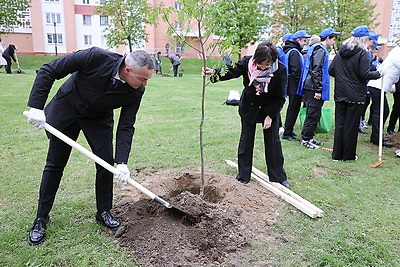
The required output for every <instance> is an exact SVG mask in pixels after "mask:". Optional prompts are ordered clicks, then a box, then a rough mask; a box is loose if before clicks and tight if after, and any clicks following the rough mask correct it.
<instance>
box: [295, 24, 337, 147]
mask: <svg viewBox="0 0 400 267" xmlns="http://www.w3.org/2000/svg"><path fill="white" fill-rule="evenodd" d="M338 34H339V32H336V31H335V30H334V29H332V28H327V29H324V30H323V31H322V32H321V33H320V37H321V42H319V43H316V44H314V45H313V46H311V47H310V49H309V50H308V52H307V55H306V58H305V61H304V68H303V71H302V74H301V81H300V85H299V88H298V94H299V95H302V96H303V101H304V104H305V106H306V108H307V111H306V117H305V119H304V124H303V129H302V131H301V138H302V140H301V145H303V146H305V147H307V148H309V149H315V148H319V146H320V145H322V142H320V141H318V140H316V139H314V138H313V137H314V134H315V129H316V127H317V124H318V122H319V120H320V118H321V109H322V106H323V105H324V102H325V101H327V100H329V94H330V81H329V79H330V77H329V74H328V67H329V52H328V49H329V48H331V47H332V46H333V44H334V43H335V41H336V39H337V36H338Z"/></svg>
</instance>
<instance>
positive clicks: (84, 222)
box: [0, 55, 400, 266]
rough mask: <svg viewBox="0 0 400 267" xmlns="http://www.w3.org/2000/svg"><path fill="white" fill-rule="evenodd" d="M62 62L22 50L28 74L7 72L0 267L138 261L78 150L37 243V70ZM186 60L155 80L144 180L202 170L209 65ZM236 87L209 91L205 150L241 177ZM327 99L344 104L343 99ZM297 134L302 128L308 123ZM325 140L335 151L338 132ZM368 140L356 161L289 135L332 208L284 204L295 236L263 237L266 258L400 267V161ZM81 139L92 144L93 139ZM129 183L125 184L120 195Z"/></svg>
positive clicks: (148, 99) (145, 123)
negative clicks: (177, 71) (33, 111)
mask: <svg viewBox="0 0 400 267" xmlns="http://www.w3.org/2000/svg"><path fill="white" fill-rule="evenodd" d="M52 58H53V57H49V56H47V57H45V56H43V57H41V56H36V57H35V56H22V55H21V56H19V60H20V63H21V69H22V70H24V71H25V72H26V74H15V75H6V74H4V73H0V113H1V114H2V115H1V116H0V123H1V128H0V132H1V139H0V160H1V164H0V177H1V178H0V179H1V180H0V185H1V186H0V219H1V220H0V229H1V232H0V266H111V265H112V266H135V255H134V253H133V252H130V251H126V250H125V249H123V248H121V247H119V246H118V244H117V243H116V242H115V241H114V240H113V239H112V238H110V237H108V235H107V233H106V231H105V230H104V229H103V228H102V227H100V226H99V225H97V224H96V223H95V221H94V213H95V209H96V208H95V197H94V164H93V163H92V162H91V160H89V159H87V158H86V157H85V156H83V155H81V154H80V153H79V152H76V151H74V152H73V153H72V156H71V158H70V161H69V164H68V166H67V169H66V171H65V173H64V178H63V181H62V184H61V186H60V189H59V192H58V194H57V198H56V201H55V205H54V208H53V210H52V212H51V217H52V222H51V227H49V228H48V231H47V235H48V237H47V240H46V242H44V243H43V244H42V245H40V246H35V247H31V246H29V245H28V244H27V242H26V238H27V234H28V231H29V229H30V227H31V224H32V221H33V219H34V218H35V212H36V206H37V198H38V187H39V183H40V179H41V172H42V169H43V166H44V161H45V157H46V152H47V139H46V137H45V134H44V131H43V130H37V129H36V128H34V127H33V126H32V125H29V124H27V123H26V119H25V117H24V116H22V112H23V111H24V110H25V109H26V108H27V107H26V102H27V99H28V96H29V92H30V88H31V86H32V83H33V80H34V78H35V69H37V68H39V67H40V65H41V64H42V63H44V62H47V61H49V60H51V59H52ZM184 60H185V62H184V63H183V64H184V76H183V77H177V78H173V77H153V78H152V79H151V80H150V81H149V84H148V87H147V91H146V93H145V95H144V98H143V102H142V105H141V108H140V110H139V113H138V118H137V122H136V133H135V139H134V142H133V145H132V152H131V157H130V161H129V163H128V165H129V167H130V169H131V170H132V171H133V170H134V169H136V168H138V169H144V170H143V171H142V173H141V176H139V179H140V177H143V176H146V175H147V174H149V173H151V172H153V171H155V170H167V171H168V170H170V171H199V170H200V156H199V155H200V152H199V151H200V150H199V123H200V115H201V113H200V106H201V77H200V71H198V74H195V73H196V71H197V70H199V69H200V68H201V66H202V64H201V62H200V61H199V60H189V59H184ZM163 66H169V63H168V62H164V65H163ZM13 67H14V69H16V66H15V65H13ZM166 69H167V70H169V68H166ZM2 71H4V69H3V70H2ZM61 82H62V81H57V82H56V84H55V87H54V90H53V91H52V94H54V93H55V91H56V88H57V86H59V85H60V84H61ZM232 89H233V90H239V91H241V89H242V85H241V79H237V80H234V81H226V82H221V83H217V84H211V85H209V86H208V87H207V92H206V114H205V117H206V118H205V124H204V153H205V168H206V171H208V172H218V173H227V174H232V177H234V175H235V171H234V169H233V168H232V167H229V166H227V165H226V163H225V161H224V160H225V159H231V160H234V161H236V149H237V144H238V141H239V134H240V122H239V116H238V114H237V108H236V107H231V106H226V105H222V103H223V102H224V101H225V99H226V97H227V95H228V92H229V90H232ZM388 99H389V100H391V99H392V97H391V96H389V97H388ZM325 107H331V108H333V102H332V101H330V102H327V103H325ZM285 110H286V106H285V107H284V109H283V111H285ZM116 115H118V114H116ZM282 116H284V114H283V115H282ZM295 130H296V132H297V133H299V132H300V125H297V127H296V129H295ZM256 137H257V139H256V146H255V153H254V166H255V167H257V168H258V169H261V170H263V171H265V163H264V156H263V155H264V153H263V143H262V133H261V128H259V130H258V132H257V136H256ZM317 139H318V140H321V141H324V142H325V145H324V146H326V147H332V145H333V130H331V131H330V132H329V133H327V134H318V135H317ZM368 141H369V135H360V136H359V144H358V151H357V154H358V156H359V159H358V160H357V161H354V162H333V161H332V160H331V157H330V153H329V152H326V151H323V150H321V149H318V150H307V149H305V148H304V147H301V146H300V145H299V144H298V143H294V142H287V141H282V146H283V152H284V156H285V170H286V172H287V174H288V179H289V181H290V182H291V184H292V190H293V191H295V192H296V193H298V194H300V195H301V196H303V197H304V198H306V199H307V200H309V201H311V202H312V203H314V204H315V205H317V206H318V207H320V208H321V209H323V210H324V211H325V216H324V217H322V218H321V219H310V218H309V217H307V216H306V215H304V214H302V213H301V212H299V211H298V210H296V209H295V208H293V207H292V206H290V205H285V208H284V209H283V210H282V211H281V212H280V215H279V217H278V223H276V224H275V225H273V226H272V227H271V231H274V232H275V233H277V234H279V235H280V236H284V237H285V238H284V239H283V240H282V242H273V243H262V242H257V243H256V242H255V243H254V246H253V255H254V257H255V258H257V259H259V260H264V261H265V262H268V263H270V265H271V266H400V201H399V200H400V178H399V177H400V175H399V163H400V160H399V159H398V158H396V157H395V156H394V153H393V150H392V149H387V148H384V160H385V162H384V163H383V164H382V166H380V167H379V168H371V167H370V165H371V164H373V163H375V162H376V161H377V154H378V149H377V147H376V146H374V145H371V144H370V143H369V142H368ZM78 142H79V143H81V144H82V145H84V146H86V147H88V146H87V143H86V141H85V140H84V138H82V136H81V137H80V138H79V139H78ZM155 182H156V181H155ZM119 187H120V186H119V184H118V183H117V182H116V183H115V188H116V191H118V189H119ZM116 193H117V192H116ZM254 223H258V222H256V221H255V222H254Z"/></svg>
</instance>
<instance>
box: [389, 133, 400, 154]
mask: <svg viewBox="0 0 400 267" xmlns="http://www.w3.org/2000/svg"><path fill="white" fill-rule="evenodd" d="M385 137H386V138H387V139H388V141H389V142H390V143H392V144H393V148H394V149H395V150H397V149H399V148H400V132H395V133H394V134H391V135H386V136H385Z"/></svg>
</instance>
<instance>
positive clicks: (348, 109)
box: [332, 101, 364, 160]
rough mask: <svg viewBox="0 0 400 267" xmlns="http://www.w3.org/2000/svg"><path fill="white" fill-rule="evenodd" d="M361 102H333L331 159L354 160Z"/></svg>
mask: <svg viewBox="0 0 400 267" xmlns="http://www.w3.org/2000/svg"><path fill="white" fill-rule="evenodd" d="M363 109H364V105H363V104H355V103H347V102H337V101H336V102H335V135H334V140H333V152H332V159H336V160H354V159H355V157H356V150H357V137H358V127H359V125H360V116H361V113H362V111H363Z"/></svg>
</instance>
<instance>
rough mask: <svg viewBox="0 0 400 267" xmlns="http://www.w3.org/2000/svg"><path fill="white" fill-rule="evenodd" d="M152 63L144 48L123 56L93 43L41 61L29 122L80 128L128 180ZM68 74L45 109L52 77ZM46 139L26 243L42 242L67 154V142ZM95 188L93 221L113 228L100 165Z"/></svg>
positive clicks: (67, 130) (108, 179) (108, 183)
mask: <svg viewBox="0 0 400 267" xmlns="http://www.w3.org/2000/svg"><path fill="white" fill-rule="evenodd" d="M153 68H154V65H153V61H152V59H151V57H150V55H149V54H147V53H146V52H145V51H142V50H137V51H134V52H132V53H130V54H128V55H127V56H126V57H124V56H122V55H119V54H117V53H113V52H110V51H106V50H104V49H101V48H97V47H93V48H89V49H86V50H79V51H77V52H74V53H72V54H68V55H66V56H63V57H60V58H58V59H55V60H53V61H51V62H49V63H47V64H44V65H43V66H42V67H41V68H40V69H39V71H38V73H37V76H36V79H35V81H34V83H33V86H32V90H31V93H30V96H29V100H28V106H29V107H30V110H29V115H28V122H29V123H31V124H33V125H34V126H36V127H38V128H43V127H44V126H45V123H46V122H47V123H49V124H50V125H52V126H53V127H55V128H56V129H58V130H59V131H61V132H62V133H64V134H65V135H67V136H68V137H70V138H71V139H73V140H76V139H77V138H78V135H79V133H80V131H82V132H83V133H84V135H85V138H86V139H87V141H88V143H89V145H90V147H91V149H92V151H93V153H94V154H95V155H97V156H98V157H100V158H101V159H103V160H104V161H106V162H108V163H109V164H111V165H112V164H114V163H116V168H117V169H118V170H119V171H120V174H119V175H114V177H115V178H116V179H118V180H120V181H122V182H126V181H127V180H128V178H129V175H130V172H129V169H128V167H127V162H128V157H129V153H130V150H131V143H132V138H133V134H134V130H135V128H134V123H135V120H136V113H137V112H138V109H139V105H140V102H141V99H142V95H143V93H144V91H145V85H146V84H147V81H148V79H150V78H151V75H152V73H153ZM69 74H71V75H70V77H69V78H68V79H67V80H66V81H65V82H64V83H63V84H62V85H61V87H60V88H59V90H58V92H57V93H56V95H55V96H54V97H53V98H52V100H51V101H50V102H49V104H48V105H47V106H46V108H45V111H43V109H44V106H45V103H46V100H47V98H48V95H49V93H50V90H51V87H52V85H53V83H54V81H55V80H59V79H62V78H64V77H66V76H67V75H69ZM117 108H121V111H120V116H119V121H118V126H117V130H116V142H115V143H116V151H115V157H113V127H114V119H113V110H114V109H117ZM48 138H49V150H48V154H47V159H46V166H45V168H44V171H43V175H42V182H41V185H40V191H39V202H38V210H37V213H36V219H35V220H34V222H33V226H32V228H31V230H30V232H29V236H28V243H29V244H30V245H37V244H40V243H41V242H43V240H44V238H45V230H46V226H47V224H48V222H49V213H50V210H51V208H52V206H53V202H54V199H55V196H56V192H57V190H58V187H59V184H60V181H61V177H62V175H63V171H64V168H65V166H66V164H67V161H68V158H69V156H70V153H71V146H69V145H67V144H66V143H64V142H63V141H61V140H59V139H58V138H57V137H55V136H53V135H52V134H49V133H48ZM95 192H96V207H97V213H96V220H97V221H98V222H99V223H101V224H102V225H104V226H106V227H107V228H109V229H110V230H116V229H117V228H118V227H119V226H120V222H119V221H118V220H116V219H115V218H114V217H113V216H112V215H111V213H110V209H111V208H112V198H113V174H112V173H111V172H109V171H108V170H106V169H105V168H103V167H101V166H100V165H98V164H96V186H95Z"/></svg>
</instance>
